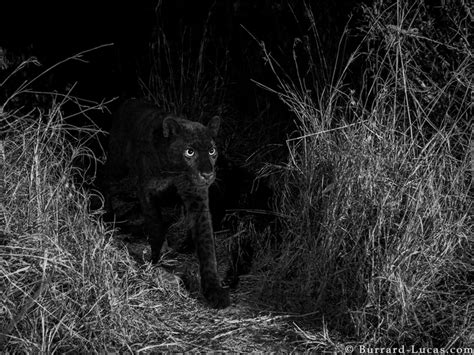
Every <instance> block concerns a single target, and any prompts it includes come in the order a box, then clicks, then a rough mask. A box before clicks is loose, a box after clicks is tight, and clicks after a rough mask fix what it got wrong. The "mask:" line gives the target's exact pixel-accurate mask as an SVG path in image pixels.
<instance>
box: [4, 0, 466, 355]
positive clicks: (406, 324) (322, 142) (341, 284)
mask: <svg viewBox="0 0 474 355" xmlns="http://www.w3.org/2000/svg"><path fill="white" fill-rule="evenodd" d="M464 4H465V2H463V1H459V2H457V1H447V2H446V4H445V6H444V7H443V8H442V9H438V10H437V11H440V13H441V15H440V16H439V17H438V18H436V19H435V17H434V15H433V11H434V10H433V9H432V8H429V7H428V6H426V5H425V3H424V1H422V0H417V1H413V2H408V1H402V0H398V1H387V2H375V4H374V5H373V6H371V7H364V8H363V9H362V11H363V14H364V17H363V20H362V21H361V23H360V24H359V29H358V31H359V32H358V35H359V36H360V38H361V39H362V40H361V43H360V45H359V47H358V48H357V50H356V51H355V52H354V53H350V54H349V55H348V59H347V61H346V62H344V61H345V60H344V58H345V57H344V55H343V53H341V56H340V57H339V59H338V60H337V61H334V62H332V63H333V64H331V62H330V61H327V60H325V57H324V55H323V54H321V51H320V42H319V37H318V30H317V27H316V23H315V22H316V21H315V19H314V17H313V16H312V13H311V9H310V8H307V11H306V12H305V13H306V16H307V17H306V19H305V21H307V23H308V24H309V25H310V33H309V35H308V36H307V37H304V38H303V37H302V38H301V39H298V40H297V41H296V42H295V45H294V46H293V48H294V51H293V53H290V54H289V55H290V57H291V58H293V59H294V62H293V67H285V66H284V65H279V64H278V63H279V62H278V61H277V60H276V58H275V57H274V56H273V55H272V54H270V52H269V49H267V48H266V47H265V46H263V45H262V46H261V50H262V53H263V55H264V62H265V63H266V64H267V68H270V71H271V72H272V73H273V75H274V78H275V79H276V82H277V85H275V86H272V85H270V84H268V83H258V85H260V86H261V87H264V88H266V89H268V90H271V91H272V92H273V93H275V94H277V95H278V97H279V98H280V99H281V100H282V102H284V103H285V105H286V106H287V107H288V109H289V110H290V111H291V114H292V115H293V117H295V119H296V125H297V131H296V132H295V133H294V134H292V135H290V137H289V138H288V139H287V141H286V143H287V145H286V147H285V148H287V150H288V158H287V159H286V161H284V162H283V163H282V162H275V161H272V162H271V163H270V162H268V164H267V166H266V167H265V168H264V169H262V175H272V176H273V177H275V178H273V179H272V181H274V186H273V187H274V191H275V194H276V195H275V201H274V209H275V210H274V211H273V212H274V214H275V215H277V216H278V220H277V221H276V225H277V226H278V227H275V228H273V229H271V228H269V227H268V228H257V227H258V226H256V225H252V223H251V222H249V223H247V221H246V222H245V223H241V224H240V225H239V228H240V230H238V231H236V234H235V235H237V236H238V235H241V234H244V233H246V234H249V235H251V237H252V240H253V244H254V246H255V248H254V249H255V251H256V252H255V253H256V255H255V257H254V263H253V268H252V271H251V274H250V275H248V276H245V277H242V278H241V284H240V286H239V288H238V290H236V291H234V294H233V297H234V305H233V306H232V307H230V308H229V309H226V310H221V311H215V310H211V309H208V308H207V307H206V306H205V305H204V304H203V303H201V302H199V300H197V299H195V298H194V297H190V295H189V294H188V292H187V291H185V290H184V289H183V287H182V283H181V282H179V280H178V279H177V278H176V277H174V276H172V275H171V274H169V273H167V272H165V271H163V270H162V269H160V268H157V267H152V266H151V265H149V264H138V263H137V262H136V261H135V260H134V259H133V258H132V257H131V256H130V255H129V253H128V252H127V250H126V249H125V248H123V245H122V244H121V243H120V242H119V241H118V240H117V238H115V234H116V233H115V231H114V229H113V226H110V225H108V224H106V223H104V222H103V220H102V214H103V209H102V208H98V209H92V208H91V200H92V199H94V200H100V201H101V196H100V193H98V192H96V191H94V190H91V189H90V188H89V185H90V183H91V181H92V180H93V179H94V175H95V174H94V173H95V169H96V164H97V163H100V160H101V159H100V157H101V154H102V153H101V152H98V153H97V152H96V153H94V152H93V151H92V150H91V148H90V147H91V146H95V143H93V142H95V141H97V138H98V137H99V136H100V135H101V134H102V133H103V132H101V130H100V129H98V127H97V125H96V124H95V123H93V122H92V120H88V117H89V115H90V114H91V113H92V112H96V111H98V112H100V111H105V110H106V104H107V103H105V102H103V103H95V102H90V101H86V100H82V99H79V98H76V97H74V96H73V93H72V92H71V91H69V92H66V93H65V94H59V93H41V92H35V91H34V89H33V87H34V85H33V84H34V83H35V81H36V80H37V77H34V78H33V79H32V80H30V81H29V82H26V83H21V84H19V85H18V86H17V89H16V90H14V91H13V92H10V93H9V94H8V95H7V97H6V98H4V97H1V99H2V102H1V103H0V122H1V124H0V166H1V169H0V170H1V186H0V188H1V201H0V202H1V216H0V221H1V223H0V285H1V288H0V290H1V295H2V297H1V298H0V349H1V350H2V351H12V352H27V353H30V352H32V353H36V352H46V353H50V352H51V353H52V352H66V351H78V352H104V351H130V352H139V351H147V352H151V351H193V350H194V351H231V350H234V351H243V352H245V351H293V350H313V351H316V350H317V351H323V350H326V351H342V349H343V347H344V346H347V345H350V346H361V345H364V346H367V347H376V346H378V347H396V346H401V345H405V346H412V345H413V346H415V347H439V348H441V347H443V348H446V349H448V348H460V347H465V348H467V347H468V346H472V341H473V339H472V334H473V328H472V324H473V311H472V300H471V299H470V297H472V296H471V295H472V294H473V286H472V280H471V279H472V273H473V271H474V270H473V260H474V258H473V256H474V255H473V245H472V236H473V234H474V233H473V224H472V222H473V221H472V192H471V191H472V181H473V175H472V174H473V172H472V165H471V164H472V160H473V157H472V154H473V153H472V152H471V153H470V152H469V144H472V138H473V137H472V126H471V125H472V123H471V122H470V121H471V115H472V114H471V110H472V103H471V100H472V90H473V86H472V73H471V66H472V64H471V61H472V57H473V53H472V48H471V47H470V43H471V41H470V33H469V26H468V24H469V20H470V18H469V16H472V14H470V13H469V9H468V8H467V7H466V6H464ZM440 22H442V25H440ZM347 35H352V32H348V33H347ZM159 36H161V37H160V38H161V41H162V42H157V44H156V46H161V47H160V48H164V49H166V48H169V47H168V45H167V44H166V43H165V42H164V41H165V39H166V38H165V37H164V36H163V35H162V34H159ZM205 36H206V34H204V35H203V38H204V37H205ZM341 43H342V42H341ZM205 45H206V44H205V42H202V45H201V46H200V47H199V48H203V49H202V51H198V52H197V53H199V54H198V56H197V57H196V58H198V60H197V61H196V63H192V62H188V64H186V63H184V62H179V63H178V64H179V65H178V69H177V70H181V71H174V72H171V71H169V72H168V74H169V75H168V76H162V77H159V76H157V75H154V76H153V78H155V79H154V80H155V81H152V82H149V83H148V84H147V85H148V87H149V88H150V90H151V91H150V92H149V93H148V95H149V96H150V97H152V98H154V99H155V101H156V102H157V103H160V104H161V105H165V106H166V107H168V108H169V109H170V110H174V111H178V112H185V113H189V112H191V111H192V112H196V110H197V112H198V116H199V118H201V116H202V115H203V114H205V113H206V112H208V111H209V107H211V111H212V110H214V111H215V112H219V109H218V108H216V106H219V105H221V103H222V102H223V101H225V100H224V98H223V97H222V95H221V94H222V90H223V89H224V78H225V75H220V74H219V76H218V75H217V74H214V73H213V74H212V75H210V76H211V77H212V76H214V81H209V80H208V77H209V75H207V73H209V72H207V70H208V69H206V68H207V67H206V65H205V63H204V62H203V58H204V57H203V51H204V50H205V48H206V47H205ZM160 53H165V55H166V51H164V52H160ZM82 55H83V54H81V55H78V56H76V57H74V58H70V59H72V60H79V59H81V57H82ZM184 59H189V58H183V60H184ZM166 60H167V61H168V62H167V61H166ZM166 60H165V61H164V60H161V61H159V60H158V59H156V67H155V70H156V71H155V72H154V73H155V74H156V73H157V72H163V70H168V69H169V68H171V63H174V62H173V60H172V58H171V57H167V59H166ZM280 62H281V61H280ZM341 63H343V64H342V65H341ZM0 64H1V63H0ZM33 64H35V63H34V62H32V61H26V62H23V63H22V64H21V65H20V66H19V67H18V69H17V70H15V71H13V72H12V73H11V75H9V76H8V77H7V78H6V80H4V81H2V82H1V83H0V85H1V86H0V90H2V91H5V92H6V88H7V86H8V87H9V88H10V87H11V86H9V85H10V84H9V83H10V82H11V81H12V80H15V78H17V77H18V75H21V72H22V70H24V68H26V67H28V66H29V65H33ZM160 65H163V66H164V68H161V67H160ZM2 66H3V65H2ZM214 67H215V66H214ZM167 68H168V69H167ZM180 68H181V69H180ZM361 68H362V69H361ZM192 70H197V72H198V73H201V74H200V76H195V75H193V74H192ZM204 72H206V73H204ZM45 73H48V70H47V71H46V72H45ZM178 73H179V74H178ZM186 73H188V74H189V75H187V74H186ZM185 74H186V75H185ZM358 74H361V80H353V79H354V78H353V77H356V76H357V75H358ZM41 75H44V74H40V76H41ZM180 78H181V79H180ZM193 78H194V79H195V80H194V81H193V80H192V79H193ZM209 82H212V83H213V84H212V85H213V86H212V87H211V86H208V84H206V83H209ZM354 82H355V83H356V84H354ZM348 83H351V84H348ZM183 86H185V87H187V88H188V91H185V89H184V87H183ZM144 87H146V86H145V85H144ZM170 87H171V88H172V90H167V89H166V88H170ZM184 94H186V95H191V96H190V97H191V98H192V100H187V99H186V97H185V96H183V97H180V96H179V95H184ZM2 95H3V94H2ZM38 97H43V98H46V99H42V100H41V105H40V104H39V103H38ZM185 103H186V104H187V105H189V106H185V107H183V105H185ZM225 109H226V110H230V109H229V108H225ZM212 113H214V112H212ZM77 116H81V117H83V118H85V119H86V121H87V122H89V123H88V124H86V125H81V127H78V126H76V125H72V124H71V123H70V122H71V120H72V119H73V118H75V117H77ZM230 117H232V116H230ZM231 119H232V118H231ZM240 122H242V121H240ZM256 122H257V121H255V122H254V123H252V124H256ZM227 124H228V125H229V127H234V126H239V123H234V122H228V123H227ZM240 125H242V123H240ZM264 130H265V128H263V129H262V130H261V131H260V132H262V131H264ZM240 132H241V134H242V135H243V136H244V135H245V134H246V133H245V132H246V131H245V127H242V128H241V129H240ZM237 139H238V137H237V138H236V140H237ZM245 142H246V143H247V142H250V139H249V138H248V137H247V138H245ZM260 143H261V140H258V139H257V141H256V142H255V143H254V146H253V147H254V148H255V150H257V147H258V146H259V144H260ZM236 146H237V145H236ZM234 148H235V146H234ZM227 149H228V152H229V154H230V155H231V156H238V154H235V152H232V149H233V147H232V146H229V147H227ZM243 149H247V150H248V151H250V148H249V147H246V148H243ZM470 154H471V155H470ZM280 156H281V154H280ZM171 262H173V260H170V263H171ZM470 302H471V303H470Z"/></svg>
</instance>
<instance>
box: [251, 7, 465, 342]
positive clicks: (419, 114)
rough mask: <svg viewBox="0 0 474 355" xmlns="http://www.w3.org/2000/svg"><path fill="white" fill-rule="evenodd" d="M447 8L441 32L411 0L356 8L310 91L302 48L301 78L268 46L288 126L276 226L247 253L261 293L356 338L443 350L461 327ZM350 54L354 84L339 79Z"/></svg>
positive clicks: (457, 99)
mask: <svg viewBox="0 0 474 355" xmlns="http://www.w3.org/2000/svg"><path fill="white" fill-rule="evenodd" d="M456 9H457V10H459V8H456ZM454 10H455V9H454V8H452V9H448V8H447V9H446V11H447V12H448V14H451V15H453V16H454V17H453V18H452V19H451V20H452V22H450V24H451V25H452V27H450V28H452V29H451V31H452V32H449V33H443V34H442V35H441V34H439V32H437V31H436V30H435V28H434V27H433V24H432V23H430V21H429V20H427V18H429V17H428V15H429V14H428V13H427V9H426V8H425V7H424V6H423V2H422V1H417V2H416V4H408V3H406V2H403V1H397V2H390V3H384V4H382V3H381V2H380V3H376V4H375V5H374V6H373V7H372V8H368V7H367V8H364V14H365V16H366V18H365V21H364V27H363V28H362V31H363V33H364V34H365V38H364V39H363V41H362V44H361V47H360V48H359V49H358V51H356V52H355V53H353V54H352V56H351V57H350V59H349V61H348V63H347V66H346V67H345V68H344V72H343V74H342V76H341V77H335V80H332V81H329V82H326V83H324V85H323V86H324V91H323V92H322V94H320V95H314V94H313V95H312V89H313V88H318V87H321V83H320V82H314V81H312V80H320V78H319V77H316V79H314V76H312V75H311V71H312V70H313V68H316V67H317V64H319V63H315V62H314V61H312V58H314V55H313V53H312V52H311V51H312V50H313V47H310V46H306V47H305V48H306V49H307V51H308V53H307V57H308V58H309V63H307V67H308V68H309V70H308V71H309V74H308V73H307V74H306V75H302V74H301V75H300V76H298V77H297V78H296V79H292V78H290V77H288V76H285V75H284V72H282V69H281V68H280V67H279V66H278V63H277V62H276V61H275V59H274V58H272V56H271V55H270V54H269V53H268V52H265V57H266V59H267V61H268V62H269V63H270V65H271V69H272V70H273V72H274V74H275V75H276V77H277V78H278V81H279V88H278V89H277V90H278V92H277V94H278V95H279V96H280V98H281V99H282V100H283V101H284V102H285V103H286V104H287V106H288V107H289V109H290V110H291V111H292V112H293V113H294V114H295V116H296V118H297V122H298V127H299V130H298V132H299V135H298V136H297V137H294V138H291V139H288V140H287V143H288V148H289V153H290V156H289V160H288V163H287V164H285V165H284V166H281V167H277V169H276V170H277V171H278V170H280V171H281V172H280V174H281V179H280V180H279V183H278V188H277V191H282V192H281V194H280V195H279V196H278V201H277V204H276V205H277V209H278V211H279V212H280V214H281V215H282V216H284V217H283V218H282V219H281V222H282V224H283V226H284V227H283V229H284V232H283V233H282V235H281V236H279V238H280V240H279V241H278V242H276V243H273V246H274V250H273V252H269V250H268V249H263V250H262V249H261V250H262V255H261V256H260V257H257V258H256V260H263V261H261V262H260V263H259V269H260V270H262V272H263V273H264V274H265V278H263V279H262V281H264V282H263V284H262V296H263V297H265V298H266V299H271V300H274V301H275V302H276V303H277V304H278V305H280V306H284V307H285V308H290V309H293V310H297V311H300V312H309V311H315V310H317V311H319V312H318V313H317V316H319V317H324V318H323V320H324V322H327V324H328V327H329V328H330V329H337V330H339V331H340V332H342V333H344V334H347V335H350V336H351V337H352V338H353V339H354V340H355V341H356V343H357V344H366V345H370V346H379V347H383V346H397V345H398V346H400V345H402V344H413V345H418V346H430V347H450V346H454V345H457V344H463V343H464V344H467V343H468V341H469V337H472V330H473V329H472V324H473V323H472V322H473V319H472V316H473V312H472V309H471V308H470V305H469V297H470V296H469V295H470V294H472V283H471V280H470V279H469V275H471V276H472V271H473V264H472V260H473V254H472V252H473V249H472V235H473V230H472V200H471V199H472V196H471V195H470V188H471V187H472V185H471V184H472V171H470V162H471V161H472V156H470V155H469V140H470V139H472V137H471V136H470V134H471V132H470V129H471V128H470V127H469V122H470V119H471V112H470V107H471V105H472V103H471V93H472V89H473V86H472V78H471V77H470V74H469V72H470V69H469V67H470V62H471V61H472V56H473V53H472V49H471V48H470V47H469V45H468V43H469V33H468V32H467V31H468V26H467V21H469V18H468V17H461V14H460V13H458V12H456V11H454ZM312 25H313V29H314V28H315V27H314V26H315V24H314V23H312ZM314 37H315V39H314V40H315V41H317V37H316V34H315V36H314ZM448 39H449V42H448ZM443 40H444V42H443ZM302 45H304V44H302ZM263 49H265V48H263ZM441 53H443V54H442V55H441ZM294 57H295V58H296V55H294ZM360 61H364V62H365V63H366V65H367V67H366V68H365V71H364V73H363V74H364V79H365V81H364V83H363V85H362V87H361V89H360V92H357V91H356V90H355V89H353V88H351V87H349V86H345V85H344V84H343V83H344V76H347V75H351V74H350V71H351V69H352V67H353V66H354V65H355V64H357V63H358V62H360ZM321 62H322V61H321ZM299 65H301V63H298V62H297V61H296V59H295V66H299ZM298 69H299V68H297V70H296V71H297V72H300V73H302V72H303V70H302V69H299V70H298ZM327 77H329V78H331V76H330V75H328V76H327ZM332 78H334V76H332ZM313 93H314V91H313ZM471 154H472V153H471ZM278 168H279V169H278ZM269 253H270V255H271V256H272V257H271V258H269V257H268V254H269ZM264 270H266V271H264ZM276 295H279V297H276ZM470 340H471V341H472V339H470ZM308 342H309V343H313V345H314V348H315V349H321V348H324V345H325V344H320V343H318V342H316V341H312V340H311V337H308Z"/></svg>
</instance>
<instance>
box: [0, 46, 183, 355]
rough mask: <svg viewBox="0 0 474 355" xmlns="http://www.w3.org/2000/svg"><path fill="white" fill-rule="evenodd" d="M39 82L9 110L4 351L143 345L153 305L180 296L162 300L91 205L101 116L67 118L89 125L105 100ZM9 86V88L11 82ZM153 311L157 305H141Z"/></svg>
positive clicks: (3, 153)
mask: <svg viewBox="0 0 474 355" xmlns="http://www.w3.org/2000/svg"><path fill="white" fill-rule="evenodd" d="M80 57H81V56H80V55H79V56H76V57H74V58H70V59H80ZM28 64H31V63H30V61H27V62H24V63H22V64H21V65H20V67H19V68H18V69H17V70H14V71H13V72H12V73H11V74H10V76H9V77H8V79H11V78H13V77H14V76H15V75H18V73H19V71H21V70H23V68H24V67H25V66H27V65H28ZM43 74H44V73H43ZM41 75H42V74H41ZM35 80H36V78H35V79H33V80H30V81H28V82H25V83H22V84H21V85H20V87H19V88H18V89H16V90H13V92H11V93H10V95H9V97H8V99H7V100H6V101H4V102H2V104H1V106H0V120H1V125H0V127H1V137H0V139H1V140H0V159H1V169H0V170H1V181H2V185H1V201H0V202H1V215H0V238H1V239H0V284H1V287H0V290H1V291H0V292H1V297H0V299H1V300H0V304H1V306H0V349H1V350H2V351H13V352H26V353H38V352H41V353H53V352H67V351H75V352H76V351H79V352H103V351H110V350H120V349H122V351H123V350H130V349H132V347H134V348H135V349H139V348H143V347H144V346H145V345H144V343H143V342H146V341H147V339H148V340H149V339H150V335H149V334H150V332H151V331H152V330H153V329H157V328H156V327H157V326H158V327H159V326H160V323H159V322H158V321H157V320H156V318H154V316H156V315H155V313H154V311H153V309H157V308H160V307H166V306H167V304H169V302H171V303H174V302H176V299H177V298H176V297H174V298H173V297H168V298H167V299H166V300H163V302H161V303H160V302H159V303H158V305H157V301H158V300H159V299H160V298H161V297H165V296H166V294H167V291H166V290H165V288H163V287H162V286H163V284H162V283H160V282H158V283H157V279H156V278H155V277H154V276H153V273H152V272H151V268H149V267H145V268H143V269H142V270H140V269H139V268H138V267H137V265H136V264H135V263H134V262H133V260H132V259H131V257H130V256H129V255H128V253H126V252H125V251H124V250H123V249H122V250H121V248H118V247H117V245H113V241H112V239H111V236H112V232H113V231H112V229H111V228H110V227H107V226H106V225H105V224H104V223H103V222H102V220H101V218H100V216H101V214H102V212H101V211H100V210H99V211H96V212H93V211H91V209H90V206H89V205H90V199H91V195H92V194H93V192H91V191H88V190H86V188H85V186H83V185H84V184H88V183H90V180H91V179H93V174H91V172H92V173H93V171H94V166H95V164H96V163H97V162H98V158H97V157H96V156H95V155H94V153H93V152H92V151H91V150H90V149H89V148H88V146H90V145H91V141H92V140H95V139H96V138H97V135H98V134H100V133H101V132H100V131H99V130H98V129H97V127H96V126H95V125H94V124H93V123H92V122H91V123H90V124H88V125H84V126H81V127H77V126H74V125H71V124H69V123H68V122H69V121H70V120H71V118H73V117H76V116H79V115H80V116H81V117H83V119H84V120H85V121H87V120H86V118H87V117H88V115H89V113H90V112H91V111H94V110H104V109H105V106H104V104H96V103H91V102H89V101H86V100H81V99H78V98H75V97H74V96H73V95H72V94H71V93H66V94H64V95H61V94H58V93H49V94H44V93H37V92H35V91H34V89H33V88H32V87H33V86H32V85H30V84H32V83H34V81H35ZM0 89H1V90H5V91H8V89H10V87H9V86H8V80H6V81H4V82H3V83H2V87H0ZM35 95H45V96H47V99H46V100H41V102H48V104H47V105H45V106H44V107H40V106H37V100H35ZM31 102H33V103H34V105H33V106H32V105H31ZM86 170H89V171H88V172H86ZM175 295H176V296H178V295H179V294H178V293H176V292H175ZM178 298H179V297H178ZM147 307H151V308H150V309H152V311H150V310H148V311H147V312H144V311H142V309H143V308H147ZM143 334H148V335H147V336H145V337H144V336H143ZM153 334H154V340H153V341H150V344H156V343H158V344H162V343H163V342H164V341H160V339H164V337H165V335H163V333H159V332H158V333H153ZM148 345H149V344H147V346H148Z"/></svg>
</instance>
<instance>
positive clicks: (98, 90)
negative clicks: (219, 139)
mask: <svg viewBox="0 0 474 355" xmlns="http://www.w3.org/2000/svg"><path fill="white" fill-rule="evenodd" d="M307 3H308V5H309V6H310V7H311V8H312V10H313V13H314V15H315V18H316V21H317V26H318V30H319V34H320V39H321V42H322V44H323V47H324V48H323V49H324V53H325V55H326V56H327V57H328V58H331V56H334V55H335V52H336V50H337V45H338V42H339V38H340V36H341V33H342V31H343V29H344V27H345V26H346V24H347V22H348V20H349V18H350V16H351V15H353V16H354V17H355V19H357V14H358V12H357V6H358V5H359V4H360V3H361V1H356V0H346V1H329V0H320V1H314V0H313V1H308V2H307ZM209 14H210V15H209ZM206 21H207V25H205V24H206ZM353 21H354V18H353ZM0 26H1V27H0V34H1V35H0V46H1V47H3V48H5V49H7V50H8V53H9V56H10V57H19V56H23V57H24V58H26V57H27V56H35V57H37V58H38V59H39V61H40V63H41V64H42V68H43V69H44V68H47V67H48V66H50V65H53V64H55V63H57V62H58V61H59V60H62V59H65V58H67V57H69V56H72V55H74V54H76V53H78V52H80V51H83V50H87V49H91V48H94V47H95V46H98V45H102V44H105V43H113V44H114V45H113V46H112V47H107V48H104V49H101V50H98V51H94V52H92V53H89V54H88V55H87V56H86V57H85V59H86V60H87V61H88V62H89V63H88V64H84V63H68V64H66V65H63V66H61V67H60V68H58V69H56V70H55V71H54V73H52V74H51V75H52V77H51V76H50V77H49V82H48V83H45V84H43V85H44V86H46V87H47V86H50V88H49V89H53V90H58V91H59V90H61V87H62V86H65V85H66V84H68V83H72V82H78V84H77V89H76V91H75V92H76V95H77V96H79V97H84V98H89V99H96V100H99V99H101V98H104V97H105V98H110V97H115V96H121V97H126V96H140V95H141V92H140V88H139V86H138V84H137V77H138V76H140V77H146V76H147V75H149V73H147V70H148V69H149V67H150V60H149V57H148V56H149V52H150V43H152V42H153V39H154V33H155V32H156V31H157V29H158V28H159V29H160V30H162V31H164V33H166V36H167V38H168V41H169V42H170V43H171V45H173V43H179V42H180V40H181V38H182V35H183V33H184V32H187V33H188V34H189V36H190V38H191V45H190V46H191V47H194V48H193V50H194V51H195V50H198V49H199V41H200V39H201V38H202V34H203V29H204V28H205V27H206V28H207V29H208V36H209V37H210V38H211V39H212V42H213V43H212V44H211V45H212V46H213V48H212V49H213V50H214V53H220V54H221V55H220V58H224V56H225V61H227V62H226V63H227V68H228V69H227V73H226V74H227V78H226V80H227V84H228V85H227V89H228V90H229V95H228V96H227V97H228V98H229V103H230V104H231V105H232V106H233V108H234V109H236V110H238V111H239V112H244V113H245V114H250V115H255V114H257V113H258V111H259V109H260V108H259V103H258V101H259V100H260V98H259V97H258V96H259V95H268V93H263V92H262V90H260V89H257V88H256V86H255V84H253V83H251V82H250V79H255V80H257V81H264V82H271V80H272V77H271V75H270V74H269V71H268V68H265V63H264V61H263V60H262V53H261V49H260V48H259V46H258V44H257V43H256V41H255V40H254V39H252V38H251V36H250V35H249V34H248V33H247V32H246V30H244V28H243V27H242V26H244V27H245V28H246V29H247V30H248V31H249V32H251V33H252V34H253V35H254V36H255V37H256V38H257V39H258V40H261V41H264V42H265V46H266V48H268V49H269V50H270V51H271V52H272V54H274V55H281V58H286V59H282V60H283V61H284V60H290V59H291V50H292V46H293V41H294V39H295V38H297V37H300V38H301V36H305V35H307V33H308V30H309V23H308V22H307V21H305V8H304V6H303V2H302V1H291V0H290V1H283V0H277V1H266V0H261V1H252V0H240V1H237V0H233V1H232V0H220V1H208V0H205V1H186V0H178V1H170V0H169V1H157V0H153V1H150V0H145V1H134V2H130V1H129V2H126V1H125V2H114V3H109V2H101V1H80V2H32V1H11V2H9V3H6V4H2V21H1V25H0ZM348 43H349V46H351V45H352V43H351V42H350V40H349V42H348ZM354 43H355V41H354ZM349 49H350V48H349ZM177 50H179V49H178V48H177ZM348 52H349V51H348ZM218 56H219V54H218V55H216V57H218ZM222 61H224V59H222ZM214 64H215V65H218V64H219V63H214ZM283 64H285V63H283ZM38 70H41V69H38ZM270 100H273V99H270ZM272 102H273V101H272ZM275 104H276V103H275ZM281 108H282V107H281V106H278V107H277V109H278V110H280V109H281Z"/></svg>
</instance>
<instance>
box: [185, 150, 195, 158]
mask: <svg viewBox="0 0 474 355" xmlns="http://www.w3.org/2000/svg"><path fill="white" fill-rule="evenodd" d="M184 155H185V156H186V157H188V158H191V157H192V156H194V150H192V149H191V148H188V149H186V150H185V151H184Z"/></svg>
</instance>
